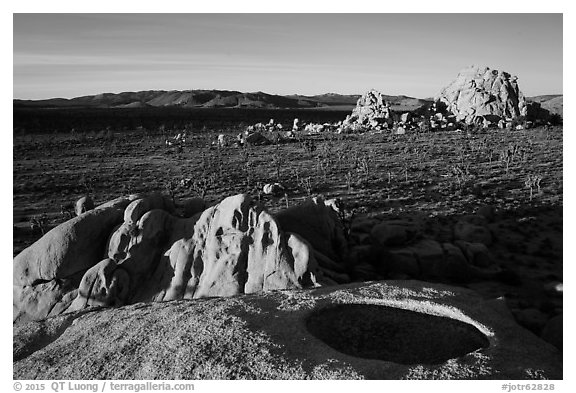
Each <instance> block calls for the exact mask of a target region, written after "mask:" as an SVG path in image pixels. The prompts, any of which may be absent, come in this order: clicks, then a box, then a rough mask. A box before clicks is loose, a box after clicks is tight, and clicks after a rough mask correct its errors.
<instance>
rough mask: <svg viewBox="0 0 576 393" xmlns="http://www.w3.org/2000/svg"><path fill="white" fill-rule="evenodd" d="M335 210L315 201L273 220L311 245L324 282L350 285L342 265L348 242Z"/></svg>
mask: <svg viewBox="0 0 576 393" xmlns="http://www.w3.org/2000/svg"><path fill="white" fill-rule="evenodd" d="M337 210H338V207H337V206H335V202H334V200H324V199H322V198H319V197H317V198H312V199H310V200H308V201H305V202H304V203H302V204H300V205H298V206H294V207H291V208H289V209H285V210H282V211H280V212H278V213H277V214H276V215H275V219H276V220H277V221H278V224H279V225H280V227H281V228H282V229H283V230H285V231H287V232H293V233H296V234H298V235H300V236H301V237H302V238H304V239H306V241H307V242H309V243H310V245H311V249H312V250H313V252H314V255H315V257H316V260H317V261H318V264H319V266H320V267H322V273H323V274H324V275H325V276H326V277H327V278H328V277H329V278H331V279H332V280H334V281H336V282H338V283H343V282H349V281H350V280H349V277H347V276H346V275H345V274H344V269H343V263H342V262H343V258H344V256H345V255H346V254H347V253H348V242H347V241H346V238H345V236H344V228H343V226H342V222H341V221H340V219H339V217H338V212H337Z"/></svg>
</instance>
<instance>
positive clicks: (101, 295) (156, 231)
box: [13, 194, 342, 322]
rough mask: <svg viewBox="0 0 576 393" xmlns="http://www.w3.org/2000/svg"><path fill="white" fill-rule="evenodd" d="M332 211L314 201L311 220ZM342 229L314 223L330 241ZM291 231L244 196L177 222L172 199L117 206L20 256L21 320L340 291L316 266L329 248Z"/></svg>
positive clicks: (68, 225)
mask: <svg viewBox="0 0 576 393" xmlns="http://www.w3.org/2000/svg"><path fill="white" fill-rule="evenodd" d="M328 209H330V207H329V206H327V205H325V204H324V203H323V201H315V202H314V208H313V209H310V208H309V207H305V212H306V214H314V217H315V218H316V219H319V220H336V219H337V217H336V216H333V215H332V216H331V215H329V212H328ZM288 221H289V220H288ZM304 224H305V223H304ZM304 224H303V225H304ZM335 225H336V224H335V223H334V222H332V221H329V222H324V223H317V226H318V228H319V230H326V231H329V233H328V234H329V235H330V234H332V235H333V236H336V235H334V234H335V232H334V231H335ZM286 228H287V229H284V228H283V227H281V226H280V225H279V221H278V219H276V218H274V217H273V216H271V215H270V214H269V213H268V212H267V211H266V210H265V209H264V207H263V206H262V205H261V204H259V203H257V202H255V201H254V200H252V199H251V198H250V197H249V196H247V195H236V196H232V197H228V198H226V199H224V200H223V201H222V202H220V203H219V204H217V205H215V206H212V207H210V208H208V209H206V210H204V211H202V212H200V213H198V214H196V215H193V216H192V217H187V218H186V217H179V216H176V215H175V210H174V206H172V204H171V201H170V200H168V199H167V198H165V197H163V196H162V195H158V194H153V195H149V196H132V197H128V198H121V199H119V200H116V201H112V202H110V203H107V204H105V205H102V206H99V207H97V208H96V209H94V210H91V211H89V212H86V213H83V214H82V215H80V216H78V217H76V218H74V219H72V220H69V221H67V222H65V223H63V224H61V225H60V226H58V227H56V228H54V229H52V230H51V231H50V232H48V233H47V234H46V235H45V236H44V237H42V238H41V239H40V240H38V241H37V242H36V243H34V244H33V245H32V246H30V247H29V248H27V249H26V250H24V251H23V252H22V253H21V254H19V255H18V256H16V258H15V259H14V279H13V283H14V304H13V305H14V321H15V322H24V321H28V320H37V319H42V318H45V317H48V316H54V315H59V314H62V313H64V312H69V311H73V310H81V309H83V308H86V307H90V306H120V305H126V304H132V303H136V302H142V301H144V302H151V301H167V300H175V299H192V298H201V297H214V296H232V295H236V294H243V293H255V292H261V291H269V290H277V289H300V288H307V287H314V286H317V285H319V284H326V283H334V281H335V279H334V277H340V276H338V275H337V274H336V275H334V274H330V273H329V272H327V273H328V276H324V274H323V271H327V270H328V269H326V268H322V269H321V268H319V267H318V263H317V260H316V257H317V256H318V257H319V258H322V255H323V254H327V255H328V256H327V257H324V258H323V265H326V262H325V260H327V259H328V258H330V257H332V255H333V252H332V251H331V248H330V247H331V246H330V244H325V243H323V242H320V241H319V240H318V239H317V238H315V237H313V236H311V235H313V234H314V233H309V232H307V231H305V230H303V229H299V226H298V225H297V223H293V224H286ZM294 232H295V233H294ZM306 236H311V238H310V239H311V240H310V242H312V243H314V244H315V245H317V247H319V248H318V251H316V250H315V249H314V248H313V246H311V245H310V243H309V241H308V240H306ZM328 239H329V241H330V239H331V238H330V237H329V238H328ZM329 277H331V278H329ZM340 278H342V277H340Z"/></svg>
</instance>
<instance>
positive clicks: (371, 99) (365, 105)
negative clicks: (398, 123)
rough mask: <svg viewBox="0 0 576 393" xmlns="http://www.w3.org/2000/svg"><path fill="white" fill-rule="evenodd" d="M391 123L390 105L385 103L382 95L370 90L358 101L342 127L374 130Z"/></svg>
mask: <svg viewBox="0 0 576 393" xmlns="http://www.w3.org/2000/svg"><path fill="white" fill-rule="evenodd" d="M392 123H393V119H392V111H391V109H390V104H389V103H388V102H386V100H385V97H384V95H383V94H382V93H380V92H379V91H377V90H370V91H368V92H366V93H365V94H364V95H363V96H362V97H360V98H359V99H358V102H357V104H356V108H354V109H353V110H352V114H351V115H349V116H347V117H346V119H345V120H344V122H343V125H344V126H346V125H352V124H357V125H363V126H366V127H373V128H375V127H377V126H380V125H383V124H387V125H391V124H392Z"/></svg>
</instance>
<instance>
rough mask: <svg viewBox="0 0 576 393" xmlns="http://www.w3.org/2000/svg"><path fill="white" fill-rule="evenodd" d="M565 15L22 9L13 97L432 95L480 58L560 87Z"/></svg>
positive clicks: (527, 79) (554, 90) (539, 90)
mask: <svg viewBox="0 0 576 393" xmlns="http://www.w3.org/2000/svg"><path fill="white" fill-rule="evenodd" d="M562 28H563V16H562V14H383V13H371V14H280V13H279V14H18V13H16V14H14V15H13V86H14V92H13V95H14V98H18V99H43V98H54V97H64V98H72V97H77V96H83V95H92V94H99V93H104V92H112V93H118V92H122V91H139V90H188V89H223V90H238V91H242V92H254V91H264V92H266V93H270V94H282V95H286V94H304V95H314V94H322V93H328V92H334V93H341V94H362V93H364V92H365V91H367V90H369V89H372V88H374V89H377V90H380V91H382V92H383V93H384V94H390V95H398V94H404V95H408V96H412V97H418V98H427V97H433V96H434V95H436V94H437V93H438V92H439V91H440V90H441V89H442V87H444V86H446V85H447V84H449V83H450V82H451V81H452V80H453V79H454V78H455V77H456V76H457V74H458V72H459V70H461V69H462V68H464V67H467V66H469V65H472V64H476V65H482V66H489V67H491V68H494V69H498V70H504V71H507V72H509V73H511V74H513V75H517V76H518V78H519V79H518V83H519V86H520V89H521V90H522V91H523V92H524V94H525V95H527V96H534V95H541V94H562V93H563V88H562V87H563V78H562V72H563V68H562V61H563V53H562V45H563V42H562Z"/></svg>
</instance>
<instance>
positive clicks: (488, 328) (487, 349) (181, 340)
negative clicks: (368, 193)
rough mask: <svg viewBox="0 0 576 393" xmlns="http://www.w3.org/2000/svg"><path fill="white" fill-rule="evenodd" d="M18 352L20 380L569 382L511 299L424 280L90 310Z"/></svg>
mask: <svg viewBox="0 0 576 393" xmlns="http://www.w3.org/2000/svg"><path fill="white" fill-rule="evenodd" d="M13 351H14V352H13V356H14V364H13V370H14V371H13V373H14V376H13V377H14V379H533V378H550V379H560V378H562V358H561V354H560V352H559V351H558V350H557V349H556V348H554V347H553V346H552V345H550V344H548V343H546V342H544V341H542V340H540V339H539V338H538V337H536V336H535V335H533V334H532V333H530V332H529V331H527V330H525V329H523V328H521V327H520V326H518V325H517V324H516V323H515V322H514V320H513V319H512V317H511V316H510V314H509V313H508V311H507V310H506V308H505V306H504V305H503V304H502V302H501V301H499V300H491V301H487V300H483V299H482V298H480V297H479V296H478V295H477V294H476V293H474V292H472V291H469V290H466V289H461V288H454V287H450V286H445V285H439V284H429V283H424V282H419V281H382V282H375V283H362V284H348V285H343V286H338V287H323V288H318V289H312V290H297V291H276V292H268V293H262V294H258V295H243V296H235V297H228V298H212V299H196V300H176V301H171V302H162V303H140V304H134V305H130V306H125V307H120V308H103V309H98V308H88V309H84V310H81V311H78V312H75V313H70V314H64V315H59V316H56V317H53V318H49V319H46V320H43V321H33V322H29V323H27V324H22V325H16V326H15V327H14V345H13Z"/></svg>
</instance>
